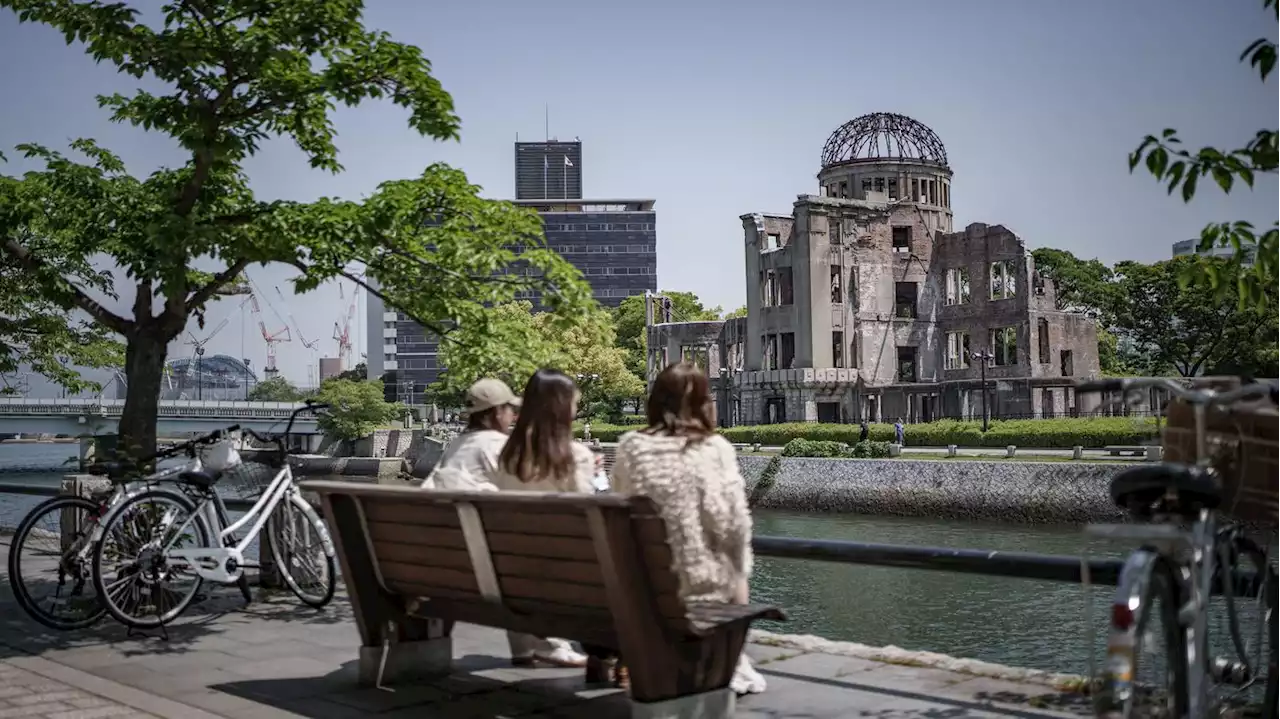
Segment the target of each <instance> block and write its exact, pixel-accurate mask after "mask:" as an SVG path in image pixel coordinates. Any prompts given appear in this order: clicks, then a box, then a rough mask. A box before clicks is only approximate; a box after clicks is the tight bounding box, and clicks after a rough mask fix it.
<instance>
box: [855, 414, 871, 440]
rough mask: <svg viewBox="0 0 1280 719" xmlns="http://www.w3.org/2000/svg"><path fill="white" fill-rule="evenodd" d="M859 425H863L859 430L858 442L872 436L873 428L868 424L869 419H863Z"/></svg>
mask: <svg viewBox="0 0 1280 719" xmlns="http://www.w3.org/2000/svg"><path fill="white" fill-rule="evenodd" d="M858 426H859V427H861V429H860V430H858V442H865V441H867V438H869V437H870V436H871V428H870V427H868V426H867V420H865V419H864V420H862V421H861V422H859V423H858Z"/></svg>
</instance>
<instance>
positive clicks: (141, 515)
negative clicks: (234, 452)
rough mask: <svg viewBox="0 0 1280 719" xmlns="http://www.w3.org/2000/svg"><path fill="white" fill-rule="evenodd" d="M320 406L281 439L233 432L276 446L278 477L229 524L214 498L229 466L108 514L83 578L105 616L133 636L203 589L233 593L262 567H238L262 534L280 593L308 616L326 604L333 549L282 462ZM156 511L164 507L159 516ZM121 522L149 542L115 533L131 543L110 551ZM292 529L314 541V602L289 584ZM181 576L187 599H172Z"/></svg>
mask: <svg viewBox="0 0 1280 719" xmlns="http://www.w3.org/2000/svg"><path fill="white" fill-rule="evenodd" d="M326 406H327V405H323V404H319V403H312V402H308V403H306V404H305V405H304V406H302V407H299V408H298V409H296V410H294V412H293V413H292V414H291V415H290V416H289V423H288V425H287V426H286V428H285V431H284V434H283V435H276V436H264V435H261V434H258V433H257V432H254V431H253V430H250V429H243V430H241V431H242V433H243V434H247V435H249V436H250V437H253V438H254V439H257V440H258V441H260V442H263V443H267V444H275V445H276V446H277V447H278V450H279V451H278V452H276V453H273V454H271V455H268V458H267V459H268V462H267V463H268V465H269V466H271V467H278V468H279V471H278V472H277V473H276V474H275V475H274V477H272V479H271V480H270V481H269V482H268V483H267V484H266V486H265V487H264V488H261V489H262V493H261V496H260V497H259V498H258V500H257V501H256V502H255V503H254V505H253V506H252V507H250V508H249V510H248V511H247V512H246V513H245V515H244V516H243V517H241V518H240V519H238V520H237V521H235V522H231V521H230V520H229V519H228V514H227V509H226V505H225V503H224V502H223V501H222V498H221V497H220V496H219V495H218V493H217V491H216V490H215V485H216V484H217V483H218V481H219V479H221V478H222V476H225V474H226V472H228V471H231V470H233V469H234V468H235V466H236V465H235V463H234V461H233V462H232V463H231V465H230V466H228V467H226V468H225V469H224V471H223V475H221V476H214V475H211V474H208V473H206V472H203V471H189V472H182V473H181V474H179V475H178V478H177V479H178V481H177V482H176V483H174V484H173V485H172V486H150V487H147V488H145V489H142V490H140V491H137V492H134V493H131V494H130V495H129V496H128V497H127V498H126V499H124V501H122V502H121V503H120V504H119V505H117V506H116V507H114V508H113V509H112V510H111V511H110V512H109V513H108V514H107V516H106V517H105V518H104V519H103V521H102V527H103V533H104V535H105V536H104V540H103V541H102V542H99V543H98V544H97V545H96V546H95V548H94V553H93V562H92V571H91V574H92V576H93V582H94V586H95V589H96V590H97V592H98V595H99V597H101V599H102V602H103V604H104V605H105V606H106V609H107V611H108V612H109V613H110V614H111V616H112V617H114V618H115V619H116V620H118V621H119V622H121V623H122V624H125V625H126V626H129V627H130V628H133V629H154V628H157V627H160V628H163V627H164V625H165V624H168V623H169V622H171V621H173V620H174V619H176V618H178V617H179V616H181V615H182V613H183V612H184V611H186V609H187V608H188V607H189V606H190V604H191V600H192V598H194V597H195V595H196V592H197V591H199V589H200V586H201V584H202V583H203V582H204V581H206V580H207V581H211V582H214V583H217V584H223V585H227V584H232V583H235V582H239V581H241V580H242V579H243V576H244V570H245V569H261V568H262V564H261V562H251V561H248V560H246V559H245V551H246V550H247V549H248V547H249V545H251V544H252V543H253V542H254V540H256V539H257V538H258V536H259V534H260V533H261V532H262V530H263V529H264V527H265V526H266V525H271V526H270V528H269V529H268V531H267V538H266V539H267V542H266V543H267V545H268V548H269V550H270V552H271V557H272V559H273V560H274V562H275V566H276V567H277V568H278V569H279V571H280V575H281V578H282V579H283V580H284V583H285V585H286V586H288V587H289V589H290V590H291V591H292V592H293V594H294V595H295V596H297V597H298V599H299V600H301V601H302V602H303V603H304V604H307V605H309V606H312V607H315V608H320V607H323V606H325V605H326V604H328V603H329V601H330V600H331V599H332V598H333V594H334V589H335V582H336V579H335V570H334V547H333V541H332V539H330V537H329V531H328V528H327V527H326V526H325V524H324V522H322V521H321V520H320V517H319V515H318V514H317V513H316V511H315V509H314V508H312V506H311V505H310V504H309V503H308V502H307V501H306V500H305V499H303V497H302V494H301V492H299V490H298V488H297V484H296V483H295V482H294V481H293V471H292V468H291V467H290V466H289V462H288V454H287V446H288V441H289V435H290V434H291V433H292V430H293V423H294V421H295V420H296V419H297V417H298V415H299V414H301V413H302V412H307V411H317V410H320V409H324V408H325V407H326ZM160 505H167V508H164V509H160ZM295 512H296V514H295ZM184 515H185V518H183V516H184ZM128 522H132V523H133V526H134V527H137V528H143V529H147V528H149V529H151V530H153V531H152V533H151V536H141V537H128V536H127V533H123V534H125V535H126V536H125V539H126V540H131V541H129V542H128V543H129V544H130V546H125V547H122V548H121V549H119V550H116V551H114V552H113V551H111V545H110V544H109V543H108V541H107V538H110V537H113V536H116V535H115V534H114V533H115V532H117V531H118V528H119V527H121V526H123V525H124V524H126V523H128ZM246 526H249V529H248V531H247V533H246V534H245V536H244V538H243V539H237V538H236V534H237V533H238V532H239V531H240V530H242V529H244V528H245V527H246ZM299 530H301V531H303V532H306V531H307V530H310V531H311V532H312V533H313V535H314V536H315V537H316V538H318V540H319V545H320V556H319V557H313V559H317V560H318V561H317V564H318V565H319V569H320V573H321V577H320V580H319V592H318V593H316V594H310V593H308V591H307V590H306V589H305V588H304V587H303V585H302V583H301V582H299V581H298V578H297V576H296V575H297V572H296V571H295V570H296V569H297V568H298V562H300V561H302V559H304V558H303V557H301V555H300V554H299V553H298V552H296V551H295V549H296V546H295V545H296V539H297V533H298V531H299ZM259 553H260V554H261V550H260V551H259ZM186 577H189V578H190V579H191V580H192V581H191V586H190V588H189V589H188V590H186V591H185V592H181V593H179V592H175V591H174V590H172V589H171V587H172V586H173V585H174V584H175V580H179V579H182V578H186ZM113 578H114V579H113Z"/></svg>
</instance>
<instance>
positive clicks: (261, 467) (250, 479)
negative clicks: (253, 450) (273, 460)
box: [218, 462, 276, 499]
mask: <svg viewBox="0 0 1280 719" xmlns="http://www.w3.org/2000/svg"><path fill="white" fill-rule="evenodd" d="M275 476H276V470H274V469H272V468H271V467H268V466H267V465H265V464H258V463H257V462H241V463H240V464H237V465H236V466H234V467H232V468H230V469H227V470H225V471H223V473H222V474H221V475H220V477H219V479H218V489H219V490H220V491H221V492H222V493H223V494H226V495H228V496H231V497H237V498H241V499H251V498H253V497H257V496H258V495H259V494H262V492H263V491H265V490H266V488H267V485H269V484H271V480H272V479H274V478H275Z"/></svg>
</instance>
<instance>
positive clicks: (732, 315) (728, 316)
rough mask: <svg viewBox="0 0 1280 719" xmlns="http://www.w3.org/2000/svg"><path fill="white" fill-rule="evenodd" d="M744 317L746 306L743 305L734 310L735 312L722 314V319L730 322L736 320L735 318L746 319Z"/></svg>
mask: <svg viewBox="0 0 1280 719" xmlns="http://www.w3.org/2000/svg"><path fill="white" fill-rule="evenodd" d="M746 316H747V306H746V305H743V306H741V307H739V308H738V309H736V310H732V311H730V312H726V313H724V319H726V320H732V319H737V318H739V317H746Z"/></svg>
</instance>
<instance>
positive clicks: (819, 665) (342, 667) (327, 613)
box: [0, 541, 1087, 719]
mask: <svg viewBox="0 0 1280 719" xmlns="http://www.w3.org/2000/svg"><path fill="white" fill-rule="evenodd" d="M7 550H8V547H7V546H6V545H5V544H4V543H3V541H0V552H4V553H7ZM8 591H9V587H8V581H7V577H6V578H5V580H4V581H3V582H0V719H8V718H10V717H34V718H35V719H51V718H53V717H58V718H60V719H64V718H65V719H71V718H72V717H83V718H85V719H89V718H93V717H158V718H160V719H212V718H214V717H228V718H234V719H285V718H296V717H304V718H310V719H346V718H348V717H352V718H354V717H368V716H375V717H380V718H384V719H401V718H404V717H414V718H415V719H422V718H430V719H433V718H439V719H480V718H490V719H501V718H506V717H520V718H521V719H526V718H527V719H533V718H534V717H541V718H543V719H552V718H559V719H575V718H577V719H610V718H611V717H617V718H618V719H622V718H623V717H627V716H628V715H629V711H628V704H627V702H626V700H625V697H624V696H623V695H622V694H621V693H620V692H619V691H617V690H602V689H588V688H587V687H585V686H584V685H583V682H582V676H581V670H567V669H514V668H512V667H511V666H510V663H509V661H507V660H506V657H507V649H506V641H505V638H504V636H503V635H502V633H500V632H497V631H494V630H490V629H485V628H480V627H472V626H466V625H460V626H459V627H458V628H457V629H456V630H455V637H454V656H455V658H456V665H455V669H456V672H455V674H453V675H452V676H450V677H447V678H444V679H441V680H438V681H435V682H432V683H429V684H416V685H406V686H398V687H395V688H394V690H392V691H386V690H381V689H376V688H362V687H359V686H357V684H356V673H355V670H356V661H355V659H356V647H357V645H358V639H357V634H356V628H355V625H354V622H353V620H352V615H351V607H350V605H349V604H348V602H347V601H346V599H345V598H344V597H343V596H342V595H339V597H338V598H337V599H336V600H335V601H334V603H333V604H332V605H330V606H329V607H328V608H326V609H325V610H323V611H316V610H311V609H305V608H302V607H300V606H299V605H298V604H297V603H296V602H295V601H294V600H293V598H292V596H290V595H287V594H280V593H274V594H270V595H268V596H265V597H263V599H262V601H259V602H257V603H255V604H254V605H252V606H250V607H247V608H245V607H242V606H241V602H240V600H239V598H238V595H237V594H235V593H234V592H232V593H225V592H222V591H218V592H217V593H215V594H214V595H213V596H212V598H210V599H209V600H207V601H205V602H203V603H201V604H199V605H196V606H194V607H193V608H192V610H191V611H189V612H188V614H187V616H185V617H184V618H183V619H181V620H179V622H177V623H176V624H175V625H174V626H172V627H170V629H169V635H170V636H169V639H168V641H164V640H162V639H159V638H153V637H129V636H127V635H126V632H125V630H124V629H123V628H122V627H119V626H118V625H115V624H112V623H111V622H110V620H108V621H107V622H104V623H103V624H102V625H100V626H99V627H96V628H94V629H92V630H86V631H82V632H75V633H66V634H63V633H56V632H52V631H50V630H47V629H45V628H44V627H41V626H39V625H37V624H35V623H33V622H31V621H30V620H29V619H28V618H27V617H26V615H25V614H23V613H22V612H21V610H20V609H19V608H18V607H17V606H16V605H15V604H14V603H13V601H12V598H11V597H10V596H9V594H8ZM749 652H750V653H751V655H752V656H753V657H754V658H755V659H756V661H757V663H758V665H759V666H760V669H761V671H762V673H764V675H765V676H766V678H767V680H768V682H769V690H768V691H767V692H765V693H764V694H761V695H757V696H751V697H746V698H744V699H742V700H741V701H740V702H739V704H738V712H737V716H738V717H742V718H744V719H745V718H748V717H750V718H752V719H783V718H794V719H836V718H837V717H839V718H847V717H875V718H876V719H881V718H883V719H888V718H890V717H906V718H909V719H952V718H960V717H1005V718H1017V719H1047V718H1049V717H1071V716H1082V715H1086V714H1087V711H1086V709H1087V707H1086V706H1085V705H1084V704H1083V703H1082V702H1081V701H1080V700H1079V699H1078V698H1076V697H1072V696H1066V695H1061V694H1058V693H1057V692H1054V691H1053V690H1052V689H1049V688H1048V687H1045V686H1042V685H1037V684H1024V683H1015V682H1010V681H1003V680H998V679H989V678H981V677H975V676H972V675H968V674H958V673H952V672H947V671H942V670H939V669H931V668H925V667H919V666H907V665H902V664H887V663H881V662H876V661H869V660H866V659H858V658H854V657H851V656H840V655H837V654H829V653H822V652H817V651H804V650H802V649H797V648H795V647H794V646H793V647H785V646H764V645H758V644H757V645H751V647H750V648H749Z"/></svg>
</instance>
